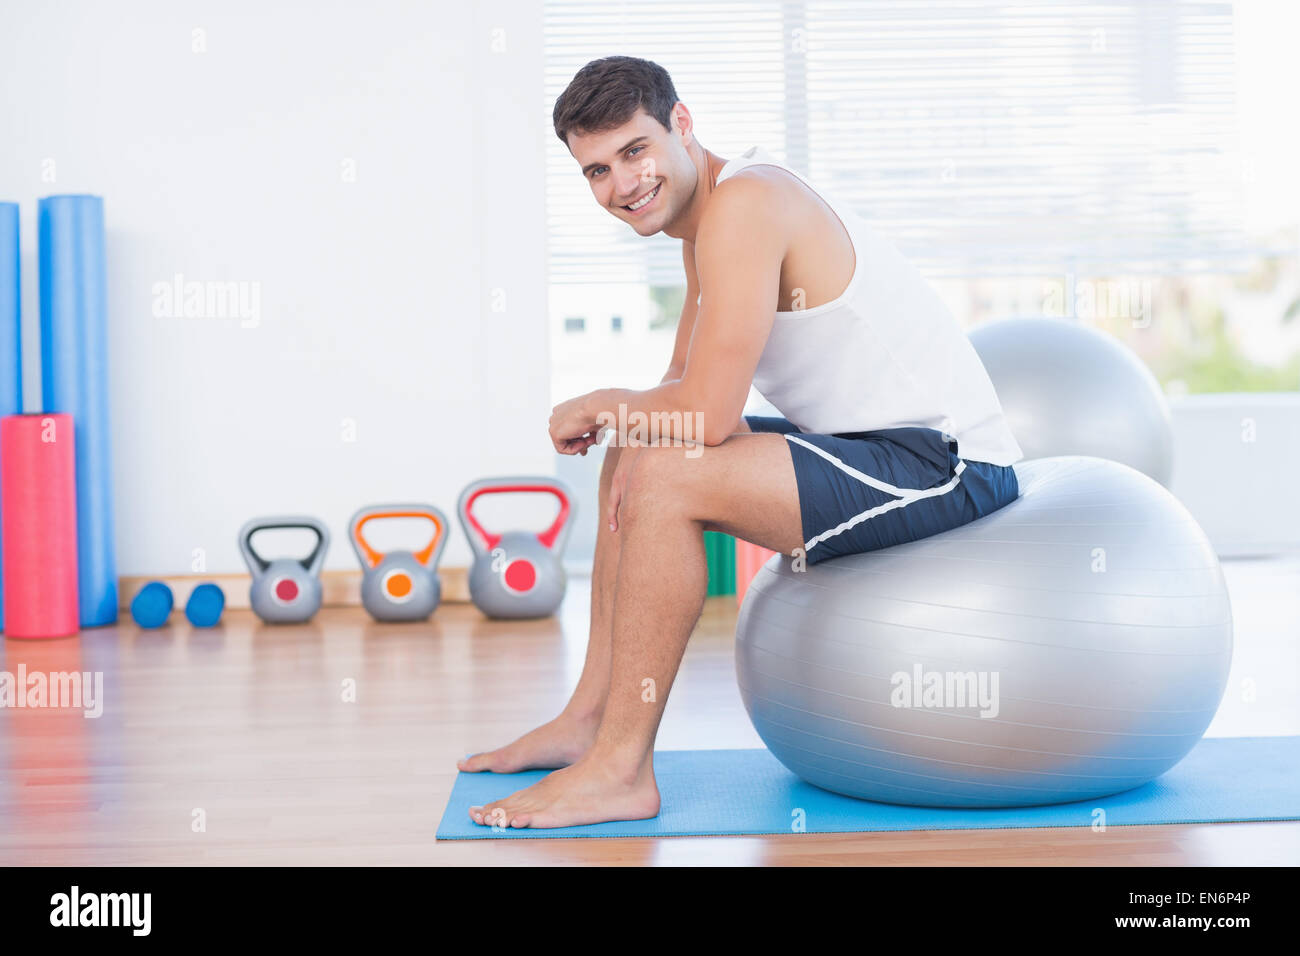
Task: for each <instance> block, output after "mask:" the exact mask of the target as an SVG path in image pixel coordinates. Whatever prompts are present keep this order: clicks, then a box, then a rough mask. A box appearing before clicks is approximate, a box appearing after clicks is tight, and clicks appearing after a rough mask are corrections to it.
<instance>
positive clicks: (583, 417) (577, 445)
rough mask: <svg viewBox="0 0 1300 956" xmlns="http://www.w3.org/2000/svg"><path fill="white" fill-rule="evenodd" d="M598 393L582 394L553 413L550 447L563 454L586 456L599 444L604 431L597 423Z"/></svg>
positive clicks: (556, 408)
mask: <svg viewBox="0 0 1300 956" xmlns="http://www.w3.org/2000/svg"><path fill="white" fill-rule="evenodd" d="M597 394H598V393H597V392H589V393H587V394H586V395H579V396H578V397H577V398H571V399H569V400H568V401H567V402H561V403H560V404H559V405H556V406H555V408H554V409H552V411H551V423H550V426H549V430H550V433H551V444H553V445H554V446H555V450H556V451H558V452H559V453H560V454H561V455H585V454H587V449H588V448H590V447H591V446H592V445H597V444H599V443H600V440H601V439H602V438H603V437H604V429H603V428H602V427H601V425H600V423H599V422H597V421H596V412H595V411H592V409H593V408H594V406H595V404H596V403H595V401H594V399H595V397H596V395H597Z"/></svg>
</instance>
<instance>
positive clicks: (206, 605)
mask: <svg viewBox="0 0 1300 956" xmlns="http://www.w3.org/2000/svg"><path fill="white" fill-rule="evenodd" d="M225 607H226V595H225V592H224V591H222V590H221V588H219V587H218V586H217V585H215V584H200V585H199V586H198V587H196V588H195V589H194V590H193V591H191V592H190V599H189V600H188V601H186V602H185V616H186V617H187V618H189V621H190V623H191V624H193V625H194V626H195V627H214V626H216V623H217V622H218V621H220V620H221V612H222V611H223V610H225Z"/></svg>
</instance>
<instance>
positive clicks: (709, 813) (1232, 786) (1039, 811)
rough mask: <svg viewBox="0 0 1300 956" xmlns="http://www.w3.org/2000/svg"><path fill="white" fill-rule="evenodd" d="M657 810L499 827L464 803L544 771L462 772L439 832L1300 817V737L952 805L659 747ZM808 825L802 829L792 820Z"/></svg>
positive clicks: (454, 835) (754, 756)
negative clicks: (884, 798) (1052, 797)
mask: <svg viewBox="0 0 1300 956" xmlns="http://www.w3.org/2000/svg"><path fill="white" fill-rule="evenodd" d="M655 774H656V776H657V778H658V780H659V794H660V797H661V799H662V809H661V810H660V812H659V816H657V817H655V818H654V819H653V820H634V821H631V822H627V823H598V824H596V825H594V826H587V827H568V828H565V829H557V830H527V829H521V830H512V829H502V830H499V831H493V829H492V828H491V827H482V826H478V825H477V824H475V823H474V821H473V820H471V819H470V818H469V815H468V813H467V812H466V811H467V810H468V808H469V807H471V806H475V805H482V804H485V803H490V802H491V801H493V800H497V799H500V798H501V797H504V796H507V795H509V794H511V793H513V792H514V791H516V790H519V789H521V788H522V787H526V786H528V785H529V784H531V783H534V782H536V781H537V780H540V779H541V778H542V777H544V776H546V772H545V771H541V770H532V771H528V772H527V773H516V774H500V775H498V774H490V773H462V774H459V775H458V776H457V777H456V785H455V786H454V787H453V788H452V792H451V799H450V800H448V801H447V809H446V811H445V812H444V813H443V815H442V823H441V824H439V826H438V839H439V840H499V839H539V838H541V839H545V838H551V839H554V838H557V837H646V836H660V837H666V836H731V835H741V834H756V833H792V832H807V833H867V832H872V831H878V830H998V829H1009V828H1023V827H1090V826H1092V825H1093V824H1094V822H1095V821H1097V820H1098V819H1099V818H1098V816H1097V814H1096V811H1097V810H1098V809H1101V810H1104V811H1105V819H1104V822H1105V824H1106V826H1108V827H1111V826H1134V825H1139V824H1152V823H1229V822H1240V821H1255V820H1297V819H1300V737H1221V738H1212V739H1209V740H1202V741H1201V742H1200V743H1199V744H1197V745H1196V747H1195V748H1194V749H1193V750H1192V752H1191V753H1190V754H1188V755H1187V757H1185V758H1184V759H1183V761H1182V762H1181V763H1179V764H1178V765H1177V766H1176V767H1174V768H1173V769H1172V770H1170V771H1169V772H1168V773H1166V774H1164V775H1163V776H1162V777H1159V778H1158V779H1156V780H1154V781H1152V782H1151V783H1148V784H1145V785H1144V786H1141V787H1138V788H1137V789H1135V790H1129V791H1127V792H1126V793H1119V794H1116V795H1114V796H1112V797H1105V798H1103V799H1100V800H1087V801H1083V802H1080V803H1062V804H1058V805H1056V806H1051V807H1028V808H1024V809H1013V810H947V809H930V808H926V807H899V806H894V805H892V804H887V803H868V802H867V801H865V800H855V799H853V798H852V797H842V796H840V795H839V794H836V793H830V792H829V791H826V790H820V789H818V788H817V787H814V786H812V785H811V784H808V783H804V782H803V781H802V780H800V779H799V778H798V777H796V776H795V775H794V774H792V773H791V772H790V771H788V770H786V769H785V767H783V766H781V764H779V763H778V762H777V760H776V758H775V757H773V756H772V755H771V754H770V753H769V752H768V751H766V750H669V751H664V752H663V753H657V754H655ZM799 825H802V827H803V830H802V831H799V830H797V829H796V827H797V826H799Z"/></svg>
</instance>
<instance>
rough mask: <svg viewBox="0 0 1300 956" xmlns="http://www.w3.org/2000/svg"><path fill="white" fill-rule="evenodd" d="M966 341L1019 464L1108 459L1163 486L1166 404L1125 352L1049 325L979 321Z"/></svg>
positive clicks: (1169, 440) (1073, 328) (1086, 333)
mask: <svg viewBox="0 0 1300 956" xmlns="http://www.w3.org/2000/svg"><path fill="white" fill-rule="evenodd" d="M969 337H970V341H971V344H972V345H974V346H975V351H976V352H977V353H978V354H979V357H980V361H981V362H983V363H984V368H985V369H987V370H988V373H989V378H990V379H992V381H993V387H994V389H995V390H996V391H997V393H998V400H999V401H1000V402H1001V403H1002V411H1003V413H1004V414H1005V415H1006V419H1007V424H1009V425H1010V426H1011V433H1012V434H1013V435H1015V436H1016V441H1018V442H1019V443H1020V448H1021V450H1022V451H1023V452H1024V453H1025V457H1026V458H1050V457H1052V456H1054V455H1094V456H1096V457H1098V458H1109V459H1110V460H1111V461H1118V462H1122V463H1123V464H1125V465H1130V466H1132V467H1133V468H1136V469H1137V470H1138V471H1140V472H1142V473H1143V474H1146V475H1150V476H1151V477H1152V478H1154V479H1155V480H1156V481H1158V482H1160V483H1161V484H1162V485H1165V486H1166V487H1168V485H1169V476H1170V472H1171V471H1172V469H1173V430H1172V428H1171V426H1170V424H1169V403H1168V402H1167V401H1165V396H1164V392H1162V391H1161V389H1160V383H1159V382H1157V381H1156V378H1155V376H1154V375H1152V374H1151V370H1150V369H1148V368H1147V367H1146V365H1145V363H1143V361H1142V360H1141V359H1140V358H1138V357H1137V355H1135V354H1134V353H1133V351H1132V350H1131V349H1129V348H1128V346H1126V345H1124V344H1123V343H1122V342H1120V341H1119V340H1118V339H1116V338H1115V337H1113V336H1111V335H1109V334H1108V333H1105V332H1101V331H1099V330H1097V329H1094V328H1090V327H1089V326H1086V325H1079V324H1077V323H1075V322H1070V321H1067V320H1065V319H1049V318H1029V319H999V320H998V321H996V322H986V323H984V324H982V325H978V326H976V327H975V328H973V329H971V331H970V336H969Z"/></svg>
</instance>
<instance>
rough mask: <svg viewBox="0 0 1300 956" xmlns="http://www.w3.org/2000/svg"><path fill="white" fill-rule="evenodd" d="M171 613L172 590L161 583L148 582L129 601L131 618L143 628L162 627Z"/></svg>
mask: <svg viewBox="0 0 1300 956" xmlns="http://www.w3.org/2000/svg"><path fill="white" fill-rule="evenodd" d="M171 612H172V589H171V588H169V587H168V586H167V585H165V584H163V583H162V582H161V581H150V582H149V583H148V584H146V585H145V586H144V587H142V588H141V589H140V593H139V594H137V595H136V596H135V597H134V598H132V599H131V617H133V618H134V619H135V623H137V624H139V625H140V626H141V627H144V628H155V627H162V626H163V625H164V624H166V623H167V617H168V615H170V614H171Z"/></svg>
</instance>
